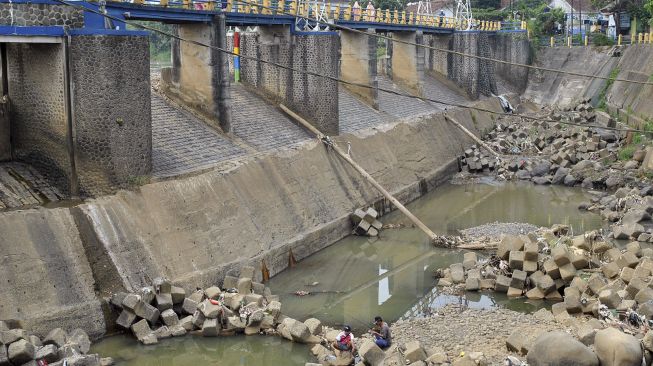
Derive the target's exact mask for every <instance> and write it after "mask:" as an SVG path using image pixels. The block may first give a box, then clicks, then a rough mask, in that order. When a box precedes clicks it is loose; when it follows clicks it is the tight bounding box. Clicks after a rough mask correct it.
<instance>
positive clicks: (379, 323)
mask: <svg viewBox="0 0 653 366" xmlns="http://www.w3.org/2000/svg"><path fill="white" fill-rule="evenodd" d="M370 333H371V334H372V335H374V338H375V339H376V340H375V343H376V345H377V346H379V348H381V349H384V348H388V347H390V344H391V343H392V335H391V334H390V327H389V326H388V323H386V322H384V321H383V318H381V317H380V316H377V317H375V318H374V327H373V328H372V329H370Z"/></svg>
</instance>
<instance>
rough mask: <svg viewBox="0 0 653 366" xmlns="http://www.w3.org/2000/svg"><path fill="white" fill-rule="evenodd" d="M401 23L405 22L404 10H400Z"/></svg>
mask: <svg viewBox="0 0 653 366" xmlns="http://www.w3.org/2000/svg"><path fill="white" fill-rule="evenodd" d="M401 24H406V10H404V11H402V12H401Z"/></svg>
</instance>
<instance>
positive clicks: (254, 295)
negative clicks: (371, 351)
mask: <svg viewBox="0 0 653 366" xmlns="http://www.w3.org/2000/svg"><path fill="white" fill-rule="evenodd" d="M254 272H255V269H254V267H250V266H246V267H243V268H241V270H240V276H239V277H235V276H229V275H228V276H225V279H224V281H223V284H222V287H218V286H211V287H208V288H205V289H198V290H195V291H193V292H190V293H189V292H186V291H185V290H184V289H183V288H181V287H177V286H174V285H173V284H172V283H171V282H170V281H169V280H167V279H165V278H156V279H155V280H154V281H153V283H152V285H151V286H147V287H144V288H142V289H141V290H140V291H138V292H136V293H116V294H114V295H113V296H112V297H111V300H110V302H111V304H112V306H113V307H114V308H115V309H116V310H118V311H120V315H119V316H118V319H117V320H116V324H117V325H118V326H120V327H121V328H123V329H128V330H131V332H132V333H133V334H134V336H135V337H136V338H137V339H138V340H139V341H140V342H141V343H143V344H146V345H150V344H156V343H158V341H159V340H161V339H164V338H170V337H181V336H185V335H186V334H189V333H190V334H195V335H200V336H204V337H217V336H228V335H233V334H237V333H238V334H245V335H254V334H280V335H281V336H283V337H284V338H287V339H289V340H292V341H294V342H300V343H319V342H320V341H321V338H319V337H316V336H315V334H316V333H319V331H320V330H321V328H320V324H319V321H317V324H316V320H315V319H313V320H307V321H306V322H305V323H302V322H299V321H297V320H295V319H291V318H288V317H285V316H284V315H282V314H281V303H280V302H279V298H278V296H276V295H272V294H271V292H270V289H269V288H268V287H266V286H265V285H263V284H262V283H257V282H253V281H252V278H254V274H255V273H254Z"/></svg>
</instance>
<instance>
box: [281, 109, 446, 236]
mask: <svg viewBox="0 0 653 366" xmlns="http://www.w3.org/2000/svg"><path fill="white" fill-rule="evenodd" d="M279 107H280V108H281V110H283V111H284V112H286V113H287V114H288V115H289V116H290V117H292V118H293V119H295V120H296V121H297V122H299V123H300V124H301V125H302V126H304V127H306V128H307V129H309V130H310V131H311V132H312V133H314V134H315V135H316V136H317V137H318V138H319V139H322V138H324V137H326V136H325V135H324V134H323V133H322V132H320V131H319V130H318V129H317V128H315V127H313V125H311V124H310V123H308V121H306V120H305V119H303V118H302V117H300V116H299V115H297V114H296V113H295V112H293V111H291V110H290V109H288V107H286V106H285V105H283V104H279ZM331 147H332V148H333V151H335V152H336V153H337V154H338V155H340V157H341V158H343V159H344V160H345V161H346V162H347V163H349V165H351V166H352V167H354V169H356V171H358V172H359V173H360V174H361V175H362V176H363V177H364V178H365V180H367V181H368V182H369V183H370V184H372V185H373V186H374V188H376V189H377V190H378V191H379V192H381V194H383V196H384V197H385V198H387V199H388V200H389V201H390V202H392V204H393V205H395V206H396V207H397V208H398V209H399V211H401V212H403V214H404V215H406V216H407V217H408V218H409V219H410V221H412V222H413V223H414V224H415V225H417V227H418V228H420V229H422V231H423V232H424V233H426V235H428V237H429V238H430V239H431V240H435V239H437V238H438V236H437V235H435V233H434V232H433V231H431V229H429V228H428V227H427V226H426V225H424V223H423V222H422V221H420V219H418V218H417V217H416V216H415V215H413V214H412V213H411V212H410V211H408V209H407V208H406V207H405V206H404V205H402V204H401V202H399V201H398V200H397V199H396V198H394V197H393V196H392V195H391V194H390V192H388V191H386V190H385V188H383V187H382V186H381V185H380V184H379V183H378V182H377V181H376V180H375V179H374V178H373V177H372V176H371V175H370V174H369V173H368V172H366V171H365V169H363V168H362V167H361V166H360V165H358V164H357V163H356V162H355V161H353V160H352V159H351V157H350V156H349V155H347V154H346V153H345V152H344V151H342V149H340V148H339V147H338V146H337V145H335V144H332V145H331Z"/></svg>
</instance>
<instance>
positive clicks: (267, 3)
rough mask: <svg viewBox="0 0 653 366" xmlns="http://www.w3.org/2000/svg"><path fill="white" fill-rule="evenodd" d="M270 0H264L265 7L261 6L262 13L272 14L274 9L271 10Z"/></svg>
mask: <svg viewBox="0 0 653 366" xmlns="http://www.w3.org/2000/svg"><path fill="white" fill-rule="evenodd" d="M270 5H271V4H270V0H263V7H262V8H261V14H267V15H270V14H272V11H270Z"/></svg>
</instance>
